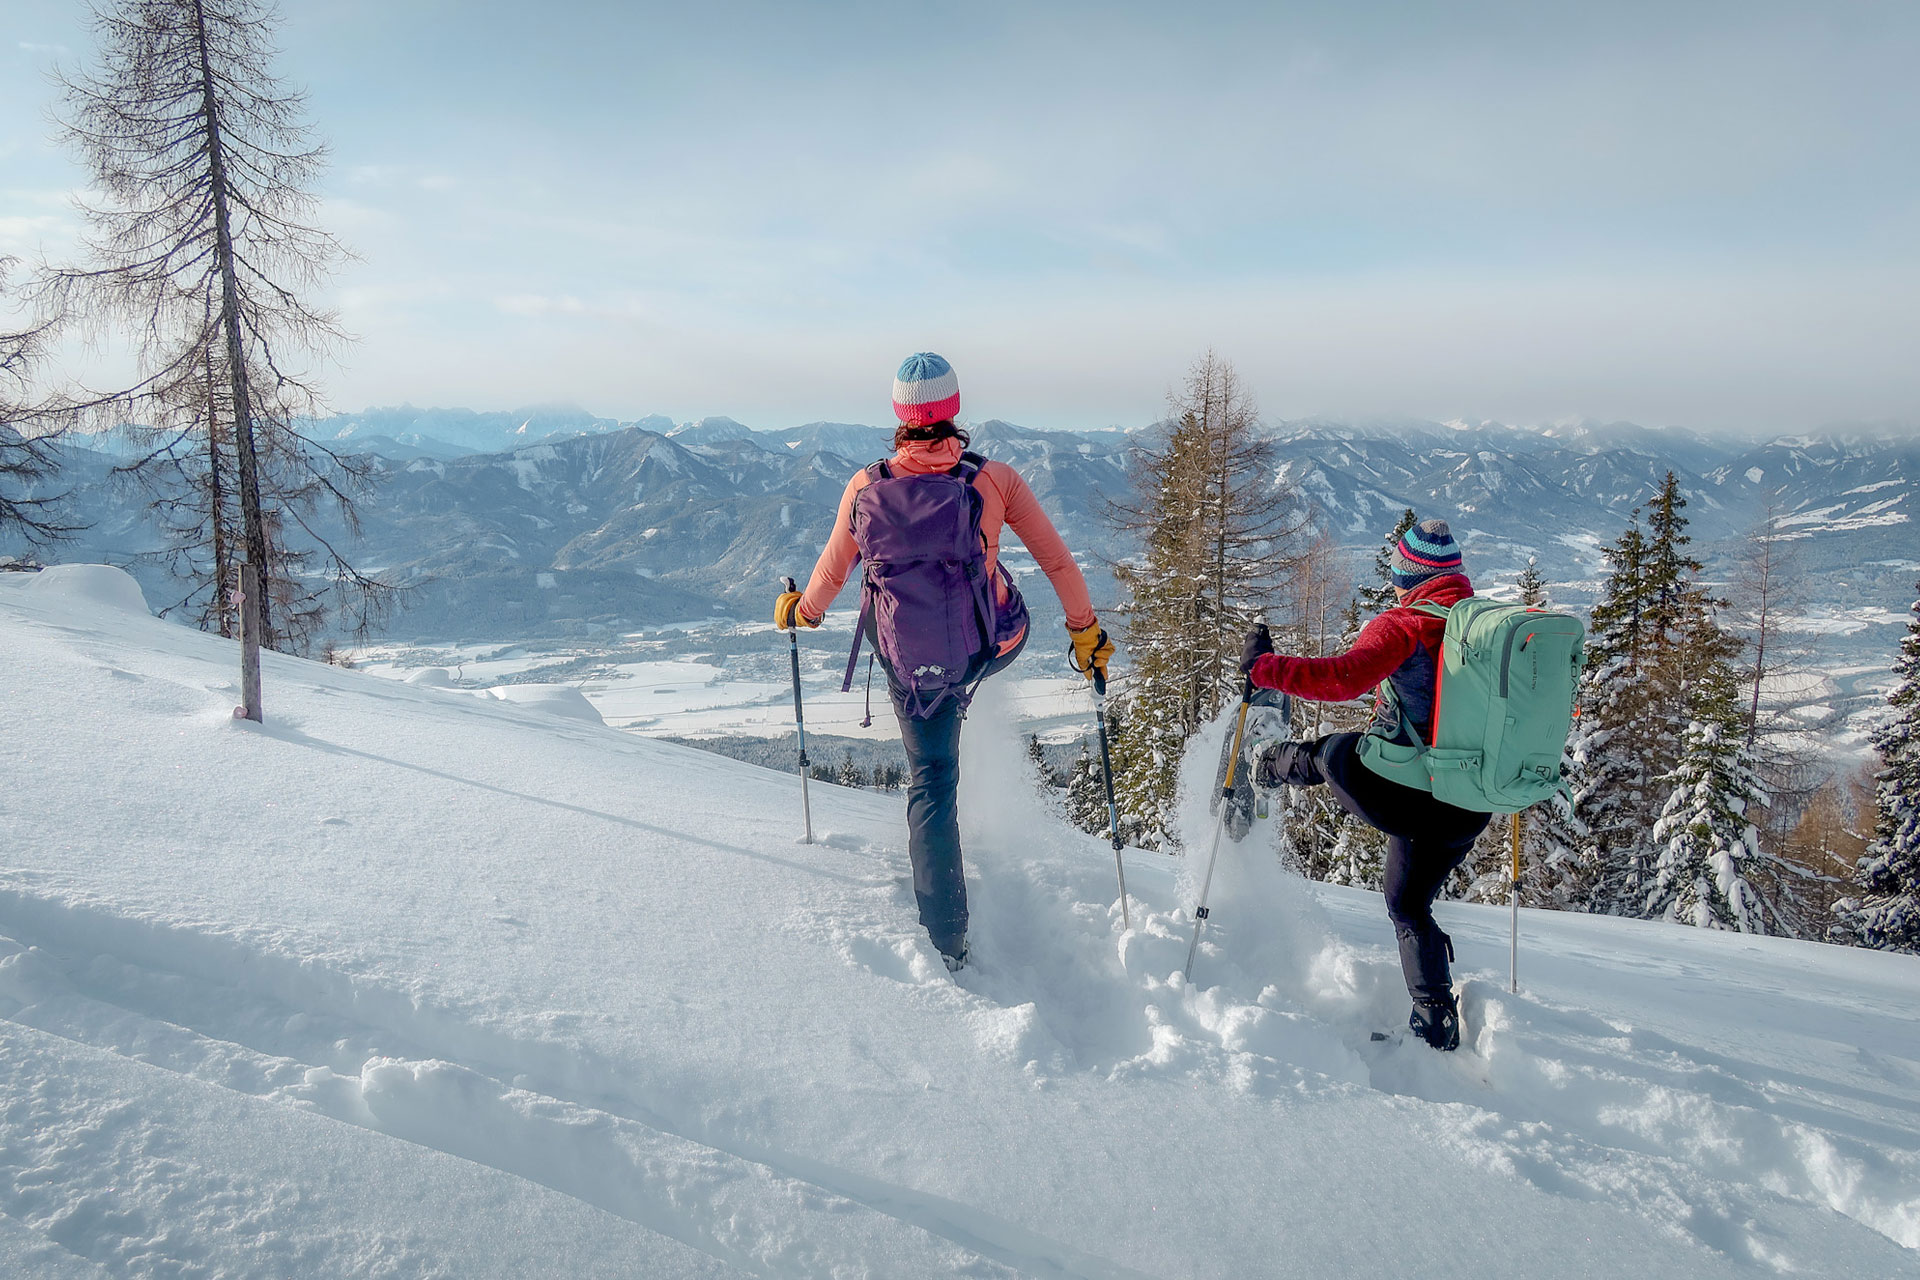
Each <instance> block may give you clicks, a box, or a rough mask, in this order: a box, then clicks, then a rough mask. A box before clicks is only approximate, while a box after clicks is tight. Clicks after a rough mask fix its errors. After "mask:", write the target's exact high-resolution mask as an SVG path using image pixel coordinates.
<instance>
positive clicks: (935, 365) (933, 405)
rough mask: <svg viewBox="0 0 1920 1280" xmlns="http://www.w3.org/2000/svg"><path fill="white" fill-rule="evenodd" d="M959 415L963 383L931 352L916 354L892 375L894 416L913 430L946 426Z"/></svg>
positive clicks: (918, 352)
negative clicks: (940, 424)
mask: <svg viewBox="0 0 1920 1280" xmlns="http://www.w3.org/2000/svg"><path fill="white" fill-rule="evenodd" d="M959 412H960V379H959V378H957V377H955V376H954V373H953V366H952V365H950V364H948V363H947V362H946V361H945V360H944V359H942V358H941V357H940V356H937V355H935V354H933V352H931V351H916V352H915V353H914V354H912V355H910V356H908V357H907V358H906V359H905V360H904V361H902V362H901V364H900V372H898V373H896V374H894V375H893V414H894V416H895V417H896V418H898V419H900V421H902V422H904V423H906V424H907V425H908V426H910V427H924V426H926V425H927V424H929V423H933V422H945V421H946V420H947V419H949V418H952V417H954V416H956V415H957V414H958V413H959Z"/></svg>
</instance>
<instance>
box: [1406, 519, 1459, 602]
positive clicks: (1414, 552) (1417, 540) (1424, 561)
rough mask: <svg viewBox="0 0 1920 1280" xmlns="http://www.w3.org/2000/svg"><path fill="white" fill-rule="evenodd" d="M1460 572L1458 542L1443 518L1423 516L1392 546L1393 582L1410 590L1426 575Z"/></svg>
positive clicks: (1437, 576) (1433, 576)
mask: <svg viewBox="0 0 1920 1280" xmlns="http://www.w3.org/2000/svg"><path fill="white" fill-rule="evenodd" d="M1461 572H1463V570H1462V568H1461V564H1460V544H1459V543H1457V542H1455V541H1454V540H1453V531H1452V530H1450V529H1448V528H1447V522H1446V521H1445V520H1422V521H1421V522H1420V523H1419V524H1416V525H1415V526H1413V528H1411V529H1409V530H1407V531H1406V533H1405V534H1404V535H1402V536H1401V538H1400V541H1399V543H1398V545H1396V546H1395V547H1394V549H1393V585H1394V586H1396V587H1398V588H1400V590H1402V591H1411V590H1413V589H1414V588H1415V587H1417V586H1419V585H1420V584H1421V583H1423V582H1425V581H1426V580H1427V579H1429V578H1439V577H1443V576H1445V575H1447V574H1449V573H1461Z"/></svg>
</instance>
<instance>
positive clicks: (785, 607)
mask: <svg viewBox="0 0 1920 1280" xmlns="http://www.w3.org/2000/svg"><path fill="white" fill-rule="evenodd" d="M773 625H774V626H776V627H778V628H780V629H781V630H782V631H791V630H793V629H794V627H796V626H801V627H817V626H819V625H820V619H818V618H809V617H808V616H807V615H806V613H805V612H804V611H803V610H802V609H801V608H800V593H799V592H798V591H782V592H781V593H780V598H779V599H778V600H775V601H774V602H773Z"/></svg>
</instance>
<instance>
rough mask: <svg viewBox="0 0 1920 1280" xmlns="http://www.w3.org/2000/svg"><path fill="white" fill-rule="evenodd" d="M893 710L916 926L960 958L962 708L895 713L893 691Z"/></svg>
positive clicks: (963, 916)
mask: <svg viewBox="0 0 1920 1280" xmlns="http://www.w3.org/2000/svg"><path fill="white" fill-rule="evenodd" d="M1025 647H1026V639H1025V637H1022V638H1021V641H1020V643H1019V644H1017V645H1015V646H1014V647H1013V649H1012V651H1011V652H1008V653H1003V654H1001V655H1000V656H999V657H997V658H995V659H993V661H992V662H990V663H988V664H987V669H986V670H985V671H984V672H983V673H981V675H980V676H979V677H978V678H979V679H981V680H985V679H986V678H987V677H988V676H991V675H997V674H998V673H1000V672H1001V671H1004V670H1006V668H1007V667H1008V666H1009V665H1011V664H1012V662H1013V660H1014V659H1015V658H1017V657H1019V656H1020V650H1021V649H1023V648H1025ZM887 683H888V689H889V692H892V693H893V712H894V715H895V716H896V717H897V718H898V719H899V721H900V745H901V746H902V747H904V748H906V752H907V854H908V856H909V857H910V858H911V859H912V861H913V896H914V897H915V898H916V899H917V900H918V902H919V904H920V923H921V924H922V925H924V926H925V927H926V930H927V936H928V937H929V938H931V939H933V945H934V946H936V947H938V948H939V949H940V950H941V951H942V952H944V953H945V954H947V955H950V956H956V955H959V954H960V946H961V944H962V943H963V942H964V941H965V940H966V936H967V881H966V874H965V866H964V864H963V863H962V861H961V857H960V795H959V793H960V725H961V722H962V721H964V720H965V719H966V708H965V706H964V705H963V703H962V701H961V699H959V698H957V697H956V698H949V699H948V700H947V701H945V702H943V703H941V704H940V706H939V707H938V708H936V709H935V711H934V713H933V714H932V715H930V716H927V717H926V718H924V719H920V720H916V719H913V718H912V717H911V716H909V715H907V714H906V713H905V712H904V711H902V710H901V709H900V704H901V698H900V695H899V694H898V693H897V692H894V691H893V680H892V673H891V672H889V673H888V682H887Z"/></svg>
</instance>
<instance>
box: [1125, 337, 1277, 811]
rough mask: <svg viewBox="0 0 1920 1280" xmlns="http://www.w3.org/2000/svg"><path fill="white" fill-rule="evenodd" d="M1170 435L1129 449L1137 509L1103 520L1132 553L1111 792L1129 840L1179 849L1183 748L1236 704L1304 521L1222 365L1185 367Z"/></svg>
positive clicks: (1252, 413)
mask: <svg viewBox="0 0 1920 1280" xmlns="http://www.w3.org/2000/svg"><path fill="white" fill-rule="evenodd" d="M1171 407H1172V409H1173V416H1172V419H1171V421H1170V422H1168V423H1167V424H1165V425H1163V426H1162V427H1161V428H1160V429H1159V430H1157V431H1156V432H1153V433H1151V434H1150V435H1149V436H1148V437H1147V438H1146V439H1145V440H1144V441H1143V443H1142V444H1141V445H1140V446H1139V447H1137V448H1136V449H1135V450H1134V453H1133V457H1132V460H1131V475H1130V479H1131V481H1132V484H1131V488H1132V492H1133V494H1134V497H1133V498H1132V499H1131V500H1129V501H1128V502H1126V503H1115V504H1112V505H1110V507H1109V508H1108V512H1107V514H1108V519H1109V520H1110V521H1111V522H1112V523H1113V524H1115V525H1117V526H1118V527H1119V528H1120V529H1121V530H1123V531H1125V532H1126V533H1129V534H1132V535H1134V536H1135V537H1137V538H1138V539H1139V541H1140V543H1141V546H1142V551H1141V554H1140V555H1139V556H1138V557H1136V558H1134V559H1132V560H1129V561H1127V562H1124V563H1120V564H1116V565H1115V566H1114V576H1115V578H1116V579H1117V580H1118V581H1119V583H1120V584H1121V586H1123V587H1124V588H1125V589H1126V591H1127V593H1128V600H1127V602H1126V603H1125V604H1124V605H1123V606H1122V608H1121V613H1122V616H1123V617H1124V619H1125V625H1126V636H1127V653H1128V656H1129V658H1130V659H1131V665H1132V669H1131V671H1130V672H1129V674H1128V680H1127V683H1126V686H1125V689H1124V691H1123V692H1122V694H1121V695H1120V697H1119V698H1118V699H1117V701H1118V702H1119V703H1120V705H1121V706H1123V707H1124V710H1125V717H1124V720H1123V728H1122V729H1121V730H1120V731H1119V732H1116V733H1115V735H1114V743H1113V747H1114V771H1115V778H1114V781H1115V786H1116V789H1117V792H1118V794H1119V798H1120V805H1121V810H1122V813H1123V814H1124V815H1125V817H1126V819H1127V820H1128V831H1127V834H1128V835H1129V836H1130V837H1131V838H1132V839H1134V840H1135V841H1136V842H1137V843H1141V844H1143V845H1146V846H1147V847H1155V848H1157V847H1161V846H1163V845H1167V844H1170V843H1176V842H1177V834H1176V832H1175V830H1174V828H1175V825H1176V824H1175V823H1174V819H1173V805H1174V800H1175V794H1176V791H1177V788H1178V774H1179V768H1180V760H1181V757H1182V755H1183V754H1184V753H1185V750H1186V745H1187V740H1188V739H1189V738H1191V737H1192V736H1193V734H1194V733H1195V732H1196V731H1197V730H1198V729H1199V728H1200V726H1201V725H1202V724H1205V723H1206V722H1207V721H1208V720H1209V719H1211V718H1212V717H1213V716H1214V715H1215V714H1217V713H1218V712H1219V710H1220V708H1221V707H1222V706H1224V705H1225V704H1226V703H1227V702H1228V701H1230V700H1232V698H1233V697H1234V696H1235V694H1236V692H1237V690H1238V687H1239V683H1240V678H1239V669H1238V668H1239V654H1240V642H1241V638H1242V637H1243V635H1244V634H1245V632H1246V631H1247V629H1248V627H1249V626H1250V625H1251V623H1252V621H1253V619H1254V618H1255V617H1256V616H1258V615H1259V614H1260V613H1261V612H1262V610H1263V608H1264V607H1265V603H1266V602H1267V601H1268V600H1269V599H1271V598H1272V596H1273V588H1274V586H1275V585H1276V584H1277V583H1278V582H1279V580H1280V578H1281V576H1282V573H1283V572H1284V570H1285V567H1286V565H1287V562H1288V559H1289V555H1290V552H1291V550H1292V544H1293V542H1294V540H1295V538H1296V537H1297V536H1298V535H1299V533H1300V532H1301V530H1302V529H1303V528H1304V527H1305V523H1306V522H1305V513H1304V511H1303V509H1302V507H1301V504H1299V503H1297V502H1296V501H1294V496H1293V494H1292V492H1291V491H1290V490H1288V489H1285V488H1283V487H1281V486H1280V485H1279V484H1278V483H1277V481H1276V478H1275V468H1274V466H1273V457H1272V445H1271V443H1270V442H1269V441H1268V440H1267V439H1266V438H1265V437H1263V436H1262V435H1260V434H1259V430H1258V427H1259V417H1258V413H1257V411H1256V410H1255V407H1254V404H1253V399H1252V397H1251V396H1250V395H1249V394H1248V393H1247V390H1246V388H1245V387H1244V386H1243V385H1242V384H1241V382H1240V379H1239V375H1237V374H1236V373H1235V372H1234V370H1233V366H1232V365H1231V364H1229V363H1227V362H1226V361H1225V360H1222V359H1220V358H1219V357H1218V356H1216V355H1214V354H1213V353H1212V352H1211V351H1209V352H1207V353H1206V354H1205V355H1204V356H1202V357H1201V358H1200V359H1199V360H1197V361H1195V362H1194V364H1193V366H1192V368H1191V369H1190V370H1189V371H1188V374H1187V380H1186V383H1185V385H1184V387H1183V388H1182V390H1181V391H1180V392H1179V393H1178V394H1177V395H1176V396H1175V397H1174V399H1173V402H1172V406H1171Z"/></svg>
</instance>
